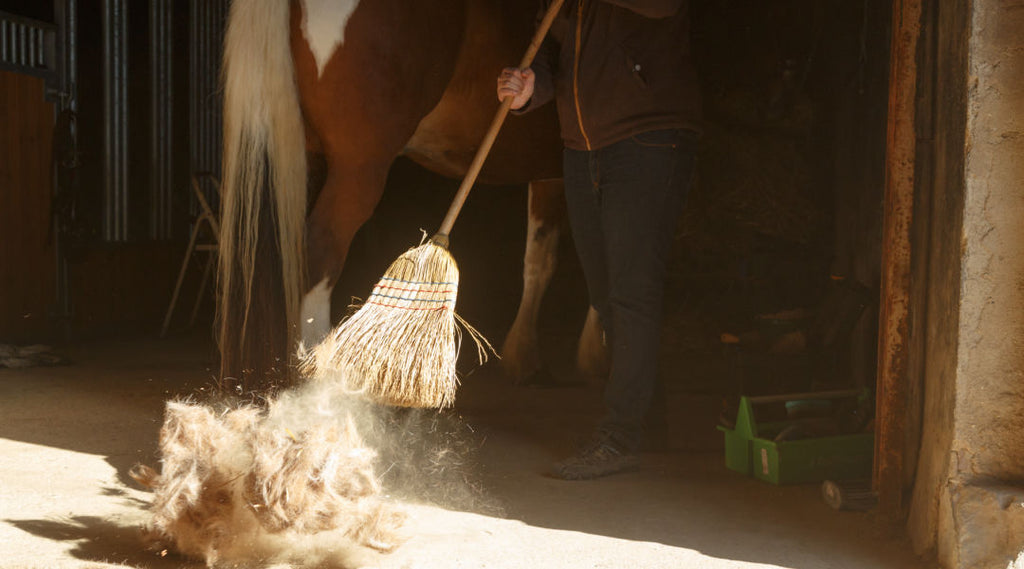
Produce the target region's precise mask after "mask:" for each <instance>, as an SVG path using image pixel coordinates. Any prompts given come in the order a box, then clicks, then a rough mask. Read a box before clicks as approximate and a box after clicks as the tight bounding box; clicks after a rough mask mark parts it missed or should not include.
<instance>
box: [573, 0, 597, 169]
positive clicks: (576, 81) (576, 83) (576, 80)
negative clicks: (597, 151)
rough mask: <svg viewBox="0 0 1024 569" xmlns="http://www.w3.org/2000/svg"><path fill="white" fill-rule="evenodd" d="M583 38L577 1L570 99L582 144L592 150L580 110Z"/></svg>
mask: <svg viewBox="0 0 1024 569" xmlns="http://www.w3.org/2000/svg"><path fill="white" fill-rule="evenodd" d="M582 37H583V0H577V2H576V42H575V46H574V47H573V49H574V50H575V53H574V54H573V66H572V98H573V102H574V103H576V121H577V123H578V124H579V126H580V133H581V134H582V135H583V143H584V144H585V145H586V147H587V150H593V149H592V148H591V147H590V137H588V136H587V130H586V129H585V128H583V112H582V111H581V110H580V39H582Z"/></svg>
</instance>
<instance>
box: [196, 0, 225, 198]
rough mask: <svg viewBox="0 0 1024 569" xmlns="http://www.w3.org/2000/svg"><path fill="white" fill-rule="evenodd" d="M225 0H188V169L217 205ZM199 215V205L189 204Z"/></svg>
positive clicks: (205, 194) (207, 195)
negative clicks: (197, 175)
mask: <svg viewBox="0 0 1024 569" xmlns="http://www.w3.org/2000/svg"><path fill="white" fill-rule="evenodd" d="M227 12H228V1H227V0H192V1H191V4H190V16H191V18H190V21H191V23H192V27H191V30H190V41H189V77H190V79H191V85H190V94H189V141H190V144H189V169H190V170H191V172H192V174H203V173H209V174H211V175H212V177H211V176H201V187H202V191H203V194H204V196H205V197H206V200H207V201H208V202H210V204H211V205H213V207H214V208H215V209H217V208H218V207H219V204H220V197H219V195H218V192H217V189H216V186H215V185H214V183H213V181H214V180H219V179H220V169H221V164H220V162H221V156H220V153H221V137H222V136H223V135H222V125H221V121H222V116H223V115H222V108H221V93H220V67H221V65H220V61H221V53H222V46H223V42H224V26H225V24H226V22H227ZM192 213H193V214H196V215H198V214H199V213H201V212H200V211H199V205H198V203H196V202H195V201H193V204H192Z"/></svg>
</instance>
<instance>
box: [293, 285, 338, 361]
mask: <svg viewBox="0 0 1024 569" xmlns="http://www.w3.org/2000/svg"><path fill="white" fill-rule="evenodd" d="M331 288H332V287H329V286H327V278H326V277H325V278H324V280H322V281H320V282H319V283H317V285H316V286H314V287H313V288H312V289H311V290H310V291H309V292H307V293H306V296H303V297H302V308H301V313H300V314H301V315H302V344H303V345H304V346H306V348H312V347H313V346H315V345H317V344H319V343H320V340H323V339H324V338H326V337H327V334H328V333H329V332H330V331H331Z"/></svg>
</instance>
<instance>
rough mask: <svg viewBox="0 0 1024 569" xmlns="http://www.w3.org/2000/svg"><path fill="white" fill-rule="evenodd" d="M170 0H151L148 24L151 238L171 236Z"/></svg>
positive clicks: (171, 111)
mask: <svg viewBox="0 0 1024 569" xmlns="http://www.w3.org/2000/svg"><path fill="white" fill-rule="evenodd" d="M170 23H171V0H152V1H151V2H150V5H149V24H150V26H149V27H150V51H149V53H150V121H151V126H150V142H149V144H150V158H149V160H150V170H149V177H150V204H151V205H150V230H149V232H150V238H152V239H168V238H170V237H171V213H172V211H171V203H172V199H171V188H172V186H173V181H172V179H171V176H172V171H173V168H172V162H173V155H172V153H171V140H172V135H173V128H174V126H173V122H172V114H173V93H172V85H171V68H172V59H171V54H172V47H173V46H172V42H171V33H170Z"/></svg>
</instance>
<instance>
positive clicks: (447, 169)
mask: <svg viewBox="0 0 1024 569" xmlns="http://www.w3.org/2000/svg"><path fill="white" fill-rule="evenodd" d="M535 10H536V5H535V4H533V3H531V2H518V3H504V4H501V5H496V4H495V3H494V2H485V1H479V0H478V1H474V2H470V3H469V6H468V11H467V19H466V32H465V38H464V41H463V43H462V46H461V48H460V50H459V55H458V60H457V62H456V66H455V71H454V74H453V76H452V79H451V81H450V82H449V84H448V86H447V88H446V89H445V91H444V94H443V95H442V97H441V100H440V101H439V102H438V103H437V105H436V106H435V107H434V108H433V110H431V112H430V113H429V114H428V115H427V116H425V117H424V118H423V119H422V120H421V121H420V123H419V125H418V127H417V129H416V132H415V133H414V134H413V136H412V138H411V139H410V140H409V141H408V143H407V144H406V146H405V149H404V151H403V154H405V155H406V156H408V157H409V158H411V159H412V160H414V161H416V162H417V163H419V164H420V165H422V166H424V167H425V168H427V169H429V170H432V171H434V172H436V173H438V174H441V175H445V176H450V177H454V178H458V177H461V176H463V175H464V174H465V173H466V170H467V169H468V168H469V164H470V162H472V160H473V157H474V155H475V154H476V151H477V148H478V147H479V145H480V141H481V139H482V138H483V136H484V133H486V131H487V129H488V127H489V126H490V124H491V121H492V120H493V118H494V115H495V113H496V112H497V110H498V106H499V103H498V100H497V96H496V89H495V86H496V78H497V76H498V73H499V72H500V71H501V69H502V68H504V67H508V66H510V65H516V63H517V62H518V60H519V59H520V58H521V57H522V53H523V52H524V51H525V49H526V46H527V44H528V43H529V40H530V35H531V34H532V29H533V17H534V15H535V13H536V12H535ZM561 148H562V143H561V139H560V138H559V133H558V117H557V115H556V113H555V109H554V105H547V106H546V107H544V108H541V109H538V110H537V111H534V112H531V113H528V114H526V115H523V116H509V117H508V118H507V119H506V120H505V123H504V124H503V126H502V129H501V131H500V133H499V135H498V138H497V139H496V140H495V143H494V146H493V147H492V149H491V151H490V154H489V155H488V157H487V160H486V161H485V162H484V166H483V170H482V171H481V172H480V177H479V180H480V181H481V182H484V183H492V184H511V183H525V182H528V181H531V180H540V179H551V178H560V177H561V175H562V173H561V172H562V168H561Z"/></svg>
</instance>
